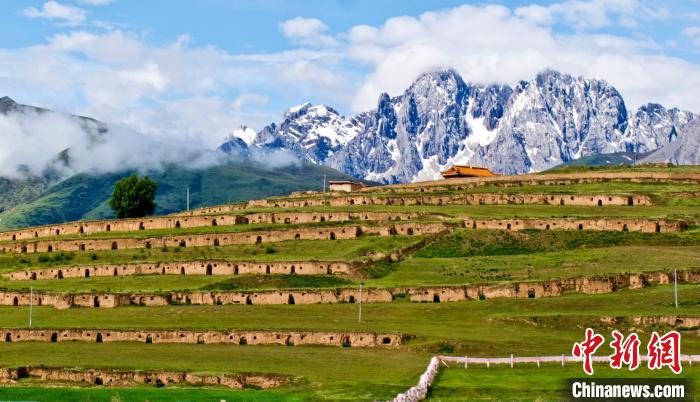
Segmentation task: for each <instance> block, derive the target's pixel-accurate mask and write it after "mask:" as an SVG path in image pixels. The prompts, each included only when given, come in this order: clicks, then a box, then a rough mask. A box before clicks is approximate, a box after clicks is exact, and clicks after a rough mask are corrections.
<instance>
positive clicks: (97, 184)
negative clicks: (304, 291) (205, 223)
mask: <svg viewBox="0 0 700 402" xmlns="http://www.w3.org/2000/svg"><path fill="white" fill-rule="evenodd" d="M133 173H134V172H128V171H126V172H119V173H106V174H97V175H88V174H80V175H76V176H72V177H70V178H68V179H66V180H63V181H61V182H58V183H55V184H53V185H51V186H49V187H48V188H46V186H45V185H44V186H43V187H41V188H40V189H39V190H38V191H37V192H40V193H41V194H35V195H33V196H32V197H30V198H25V199H26V200H28V202H25V203H22V204H19V205H14V204H11V205H10V208H7V209H6V210H5V211H4V212H2V213H0V219H1V221H0V229H9V228H19V227H26V226H37V225H45V224H52V223H61V222H68V221H75V220H81V219H107V218H113V217H114V213H113V212H112V210H111V209H110V208H109V206H108V205H107V201H108V200H109V197H110V196H111V194H112V191H113V189H114V183H115V182H116V181H117V180H119V179H121V178H123V177H126V176H129V175H131V174H133ZM148 175H149V176H150V177H151V178H152V179H154V180H155V181H156V182H157V183H158V192H157V193H156V204H157V205H158V208H157V209H156V213H157V214H168V213H172V212H178V211H184V210H185V203H186V201H185V192H186V189H187V188H188V187H189V189H190V206H191V207H192V208H198V207H204V206H211V205H221V204H224V203H226V202H238V201H247V200H250V199H257V198H263V197H269V196H271V195H285V194H289V193H291V192H293V191H298V190H320V189H322V187H323V178H324V175H325V176H326V177H327V179H328V180H347V179H350V177H349V176H347V175H344V174H342V173H340V172H338V171H337V170H333V169H330V168H327V167H323V166H318V165H314V164H311V163H299V164H292V165H289V166H286V167H283V168H268V167H265V166H263V165H261V164H257V163H253V162H243V161H231V162H229V163H223V164H216V165H215V166H212V167H207V168H201V169H182V168H181V167H177V166H168V167H165V168H164V169H162V170H159V171H154V172H148ZM1 185H2V183H0V186H1ZM6 197H7V196H5V197H0V201H2V199H4V198H6Z"/></svg>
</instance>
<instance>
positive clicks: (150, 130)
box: [0, 0, 700, 174]
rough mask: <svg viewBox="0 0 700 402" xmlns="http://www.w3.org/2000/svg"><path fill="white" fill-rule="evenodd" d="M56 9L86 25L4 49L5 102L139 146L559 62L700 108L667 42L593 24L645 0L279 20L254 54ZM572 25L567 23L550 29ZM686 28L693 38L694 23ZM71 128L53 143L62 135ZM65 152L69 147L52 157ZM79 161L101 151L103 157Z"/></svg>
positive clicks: (198, 139) (637, 10)
mask: <svg viewBox="0 0 700 402" xmlns="http://www.w3.org/2000/svg"><path fill="white" fill-rule="evenodd" d="M54 3H55V4H59V3H56V2H55V1H49V2H47V3H45V4H44V7H42V8H41V9H40V10H36V9H34V10H33V11H27V10H29V9H27V10H25V14H27V13H29V14H30V15H34V16H36V17H37V18H39V15H40V14H41V15H42V17H41V18H49V17H48V15H52V16H54V17H51V18H53V19H54V20H55V21H62V22H64V23H65V22H67V21H73V22H72V24H73V25H78V24H79V23H82V24H83V25H82V27H83V28H84V29H80V30H67V31H64V32H60V33H57V34H54V35H52V36H50V37H48V38H47V40H46V42H45V43H41V44H37V45H34V46H28V47H24V48H14V49H0V88H3V90H4V91H5V93H3V94H0V95H5V94H7V95H10V96H12V97H14V98H17V99H18V100H21V101H23V102H24V103H30V104H37V105H41V106H46V107H51V108H54V109H59V110H63V111H70V112H74V113H80V114H83V115H88V116H93V117H95V118H98V119H100V120H102V121H107V122H113V123H117V124H121V125H124V126H129V127H132V128H133V129H134V130H135V131H136V132H140V133H141V135H143V138H145V139H144V140H143V141H145V142H146V143H152V142H149V141H156V140H158V141H164V142H166V143H167V142H172V143H181V144H186V145H187V146H188V147H190V148H191V149H197V150H201V149H205V148H209V149H212V148H213V147H216V146H217V145H219V143H220V141H221V139H222V138H224V137H225V136H226V135H227V134H229V133H230V132H231V131H232V130H233V129H235V128H236V127H239V126H241V125H243V124H245V125H247V126H249V127H253V128H255V129H261V128H262V127H263V126H264V125H265V124H267V123H269V122H270V121H274V120H278V119H279V117H280V115H281V111H282V110H284V109H286V108H287V107H289V105H293V104H297V103H301V102H303V101H306V100H313V101H318V102H323V103H327V104H329V105H333V106H334V107H336V108H338V109H339V110H341V111H342V110H345V111H346V112H347V111H350V110H352V111H366V110H369V109H371V108H373V107H375V106H376V101H377V97H378V96H379V94H380V93H381V92H389V93H390V94H392V95H397V94H399V93H401V92H402V91H403V90H405V89H406V87H407V86H408V85H410V84H411V82H412V81H413V80H415V78H416V77H417V76H418V75H419V74H421V73H423V72H426V71H429V70H435V69H440V68H454V69H456V70H457V71H458V72H460V74H462V76H463V77H464V78H465V79H466V80H468V81H473V82H477V83H505V84H510V85H513V84H515V83H516V82H518V81H519V80H529V79H532V78H533V77H534V76H535V75H536V74H537V73H538V72H540V71H542V70H544V69H546V68H553V69H557V70H560V71H562V72H566V73H570V74H575V75H583V76H586V77H592V78H603V79H606V80H608V81H609V82H610V83H611V84H612V85H614V86H615V87H616V88H618V89H619V90H620V91H621V93H622V94H623V96H624V97H625V100H626V101H627V103H628V107H629V109H631V110H632V109H634V108H635V107H637V106H639V105H640V104H642V103H646V102H659V103H662V104H664V105H666V106H669V107H672V106H678V107H681V108H684V109H688V110H692V111H696V112H700V98H698V97H697V95H696V93H697V88H700V66H698V65H697V64H693V63H690V62H688V61H684V60H682V59H680V58H677V57H671V56H668V55H666V54H664V51H668V48H665V47H664V46H661V45H659V44H658V43H656V42H655V41H654V40H653V39H650V38H649V37H648V36H644V35H641V34H635V35H632V34H630V35H621V34H617V35H613V34H609V33H608V34H601V33H600V31H599V27H617V26H618V25H619V24H620V23H624V24H626V25H627V26H633V25H635V24H641V23H642V22H644V21H645V20H648V19H653V18H664V15H665V13H664V11H663V10H657V9H652V8H650V7H649V6H648V5H647V3H643V2H641V1H633V0H592V1H582V0H567V1H564V2H562V3H555V4H551V5H548V6H541V5H531V6H525V7H520V8H516V9H512V8H507V7H503V6H462V7H457V8H452V9H444V10H440V11H436V12H428V13H424V14H422V15H419V16H416V17H411V16H401V17H395V18H390V19H387V20H386V21H385V22H384V23H383V24H381V25H377V26H371V25H357V26H354V27H351V28H350V29H348V30H347V31H346V32H342V33H339V34H336V35H331V34H330V33H329V28H328V27H327V26H326V24H324V23H323V22H322V21H320V20H318V19H311V18H301V17H300V18H295V19H292V20H288V21H285V22H283V23H282V24H280V29H281V32H282V34H284V35H285V37H287V38H288V39H289V40H290V43H291V45H290V47H289V49H287V50H284V51H281V52H277V53H254V54H232V53H230V52H227V51H225V50H223V49H221V48H217V47H214V46H196V45H193V43H196V42H194V41H191V40H190V38H189V36H188V35H181V36H179V37H177V38H174V40H173V41H172V42H171V43H165V44H162V45H153V44H151V43H149V42H148V41H147V40H146V37H144V36H143V35H139V34H137V33H133V32H129V31H125V30H120V29H114V28H110V29H106V30H103V31H100V30H99V29H98V30H96V29H95V28H94V25H88V24H87V23H85V12H84V11H83V14H82V17H71V18H72V19H71V18H69V17H67V15H68V14H66V13H65V12H64V13H57V12H55V10H53V9H52V8H51V7H53V6H49V4H54ZM59 5H60V4H59ZM564 5H568V6H570V9H565V7H564ZM60 6H61V7H69V6H63V5H60ZM52 10H53V11H52ZM58 15H62V16H63V17H58ZM623 19H626V20H625V21H623ZM567 24H568V25H570V26H572V27H573V28H574V29H572V30H569V29H565V30H564V31H561V30H559V29H557V28H556V27H557V26H561V25H567ZM88 27H91V28H88ZM614 31H615V32H619V29H617V28H616V29H615V30H614ZM562 32H564V33H562ZM685 33H686V37H687V38H690V39H691V40H694V39H695V38H696V36H694V35H695V34H696V33H697V32H696V30H695V29H694V28H692V27H689V28H687V29H686V32H685ZM678 77H683V79H682V80H679V79H678ZM69 131H70V130H68V129H66V130H64V131H62V132H65V135H63V134H61V135H59V136H58V138H68V133H69ZM6 132H17V130H14V131H12V130H10V129H7V131H6ZM0 133H2V130H1V129H0ZM0 135H1V134H0ZM129 135H131V134H129ZM129 135H127V134H124V137H123V138H128V140H124V141H122V142H119V143H116V144H115V145H114V146H124V147H125V148H127V149H128V145H129V141H139V140H138V139H137V138H140V137H133V136H129ZM13 138H14V137H6V138H5V137H3V140H4V141H8V142H12V141H15V139H13ZM34 140H36V139H34ZM17 141H19V140H17ZM17 144H18V145H17V146H14V145H11V146H6V147H5V148H3V149H2V150H0V167H1V166H2V165H3V164H4V163H5V161H12V162H13V163H16V162H18V161H19V160H20V159H26V158H30V159H31V155H28V154H27V153H26V152H24V151H23V150H25V149H31V148H28V147H27V144H28V143H24V142H17ZM66 144H72V142H70V141H69V142H66V141H63V142H60V143H58V144H56V145H55V146H51V147H47V149H51V150H52V152H53V150H54V149H57V148H59V147H60V146H65V145H66ZM10 150H12V151H10ZM8 152H11V153H12V154H13V155H14V156H10V155H9V154H8ZM23 152H24V153H23ZM49 154H51V153H48V151H47V155H49ZM18 155H20V156H21V158H20V156H18ZM51 155H53V154H51ZM81 155H84V157H85V158H88V159H89V160H96V159H95V158H98V157H102V156H101V155H100V153H99V152H92V153H91V152H87V151H86V152H84V153H82V154H81ZM91 155H92V156H91ZM126 156H128V155H126ZM126 156H125V157H126ZM47 157H48V156H47ZM36 159H37V160H41V159H42V158H41V157H37V158H36ZM156 159H162V158H156ZM111 163H112V162H110V164H111ZM115 163H116V162H115ZM85 165H86V166H90V163H88V162H85ZM0 174H2V171H0Z"/></svg>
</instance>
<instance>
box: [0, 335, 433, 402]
mask: <svg viewBox="0 0 700 402" xmlns="http://www.w3.org/2000/svg"><path fill="white" fill-rule="evenodd" d="M429 359H430V354H428V353H424V352H414V351H408V350H400V351H398V350H391V349H355V348H349V349H344V348H333V347H303V346H294V347H286V346H254V347H253V346H238V345H177V344H175V345H165V344H152V345H144V344H134V343H105V344H85V343H72V342H71V343H59V344H51V343H46V344H42V343H33V342H28V343H12V344H2V343H0V367H19V366H24V365H44V366H48V367H72V368H85V367H90V368H119V369H128V370H133V369H136V370H141V369H142V370H173V371H186V372H196V373H205V374H206V373H235V372H259V373H275V374H284V375H289V376H292V377H294V378H297V377H300V378H299V379H298V380H297V381H296V383H295V384H292V385H291V386H287V387H284V388H282V389H280V390H275V391H273V395H275V394H277V395H279V393H280V392H285V393H289V394H299V395H305V396H307V397H316V398H318V397H324V398H331V399H335V398H341V399H347V400H358V399H372V398H383V399H386V398H389V397H391V396H393V395H395V394H396V393H398V392H401V391H403V390H404V389H406V388H409V387H411V386H412V385H413V384H414V383H415V382H417V380H418V377H419V376H420V374H421V372H422V371H423V370H424V368H425V366H426V365H427V362H428V360H429ZM0 397H2V393H0ZM259 397H260V398H261V399H262V400H265V394H261V395H259Z"/></svg>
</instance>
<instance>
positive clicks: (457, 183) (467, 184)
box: [360, 172, 700, 192]
mask: <svg viewBox="0 0 700 402" xmlns="http://www.w3.org/2000/svg"><path fill="white" fill-rule="evenodd" d="M605 182H622V183H676V184H698V183H700V173H656V172H611V173H590V172H586V173H554V174H525V175H516V176H495V177H462V178H452V179H444V180H435V181H427V182H416V183H408V184H392V185H387V186H381V187H367V188H364V189H362V190H360V192H376V191H420V190H421V189H422V190H424V191H445V190H449V191H453V190H466V189H471V188H476V187H480V186H484V185H496V186H503V187H511V186H535V185H551V186H566V185H569V184H588V183H605Z"/></svg>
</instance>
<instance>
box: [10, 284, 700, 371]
mask: <svg viewBox="0 0 700 402" xmlns="http://www.w3.org/2000/svg"><path fill="white" fill-rule="evenodd" d="M679 300H680V301H681V306H680V307H679V308H674V307H673V288H672V287H671V286H667V285H666V286H656V287H652V288H648V289H643V290H625V291H620V292H616V293H610V294H600V295H580V294H570V295H566V296H562V297H553V298H538V299H487V300H482V301H468V302H453V303H411V302H408V301H406V302H400V301H399V302H394V303H371V304H363V306H362V309H363V315H362V322H358V317H357V314H358V305H357V304H348V303H345V304H312V305H252V306H246V305H223V306H209V305H204V306H202V305H190V306H175V305H173V306H163V307H137V306H132V307H120V308H115V309H90V308H73V309H68V310H56V309H53V308H51V307H46V306H41V307H37V306H35V307H34V312H33V325H34V327H35V328H106V329H135V328H152V329H231V328H234V329H289V330H291V329H298V330H328V331H375V332H400V333H403V334H408V335H412V336H415V337H416V338H415V339H413V340H410V341H408V343H407V346H406V347H405V348H407V349H410V350H424V351H430V352H439V351H440V350H441V347H442V345H443V344H445V343H448V344H450V345H451V346H450V350H453V351H454V352H455V353H467V354H469V355H470V356H487V357H488V356H494V354H496V355H500V354H503V353H517V354H520V355H530V354H533V355H536V354H540V355H544V354H548V355H552V354H553V355H558V354H561V353H567V354H568V353H569V352H570V349H571V344H570V340H571V339H575V338H577V337H578V336H580V332H581V328H582V326H583V325H589V326H592V327H596V328H607V327H608V326H607V324H604V323H603V322H602V321H600V319H599V317H632V316H648V315H651V316H656V315H684V316H698V315H700V303H699V302H698V300H700V285H682V286H679ZM28 316H29V308H28V307H14V308H13V307H0V327H25V326H26V325H27V320H28ZM630 325H631V324H630ZM642 331H643V332H644V329H642ZM496 333H497V334H499V335H498V337H494V336H493V334H496ZM683 341H684V350H685V352H687V353H700V337H697V336H694V335H690V334H688V335H687V336H686V337H685V338H684V340H683ZM3 345H4V346H7V344H3V343H0V355H2V354H3V353H1V352H2V351H3V349H2V348H3ZM251 348H252V349H255V348H257V347H251ZM331 349H332V348H331ZM127 359H128V358H127ZM86 367H87V366H86ZM251 370H253V369H251ZM253 371H255V370H253Z"/></svg>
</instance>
